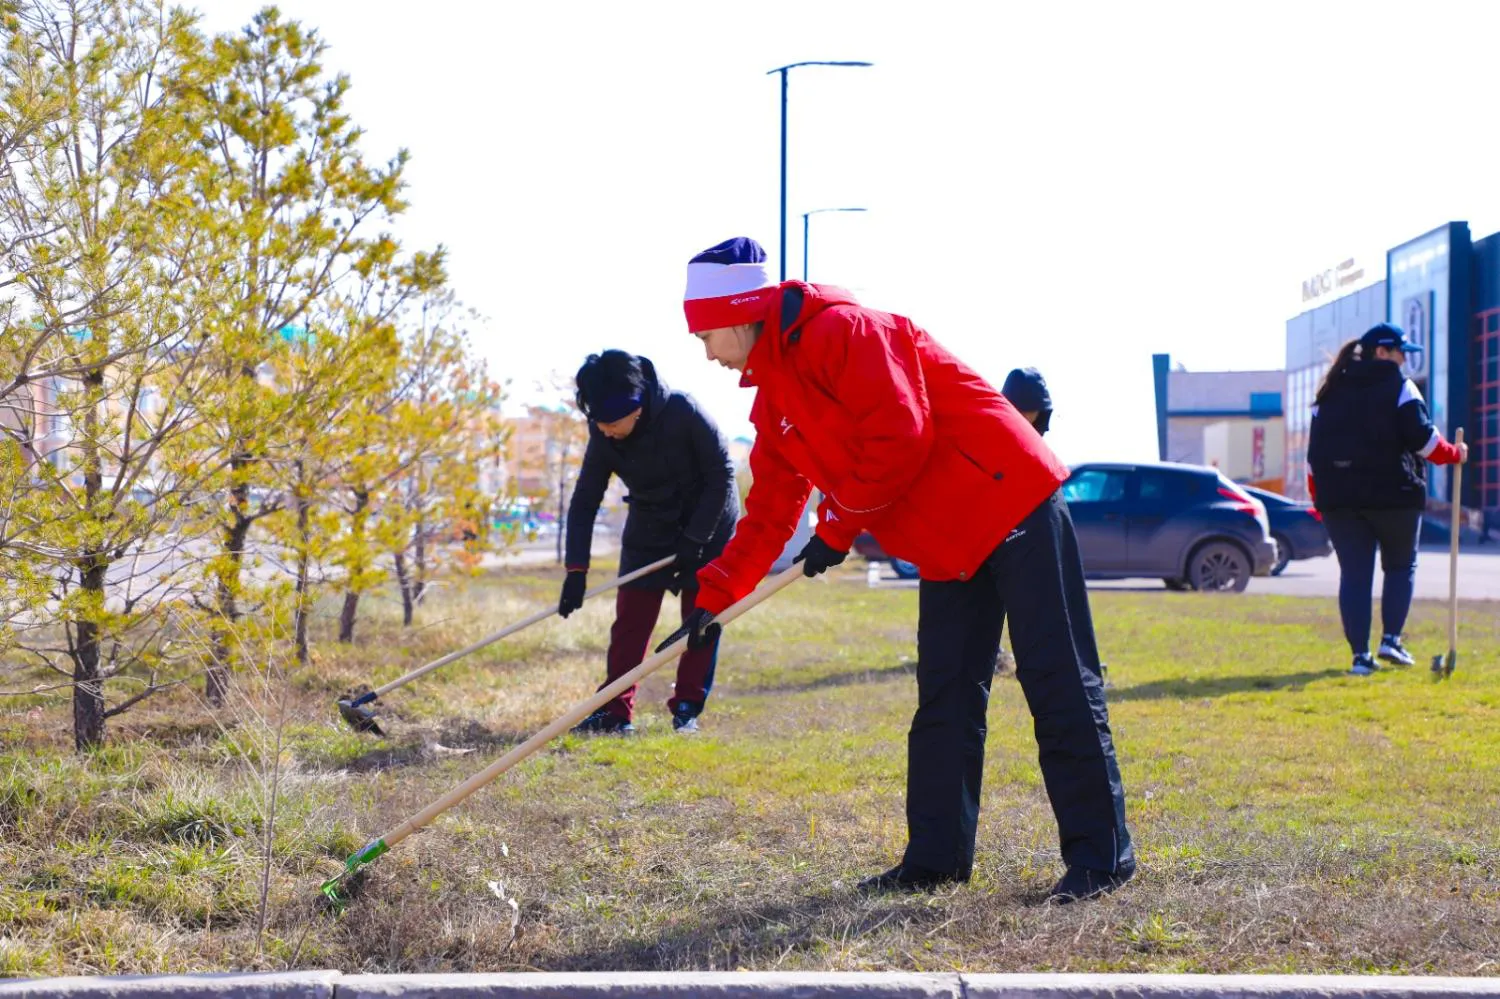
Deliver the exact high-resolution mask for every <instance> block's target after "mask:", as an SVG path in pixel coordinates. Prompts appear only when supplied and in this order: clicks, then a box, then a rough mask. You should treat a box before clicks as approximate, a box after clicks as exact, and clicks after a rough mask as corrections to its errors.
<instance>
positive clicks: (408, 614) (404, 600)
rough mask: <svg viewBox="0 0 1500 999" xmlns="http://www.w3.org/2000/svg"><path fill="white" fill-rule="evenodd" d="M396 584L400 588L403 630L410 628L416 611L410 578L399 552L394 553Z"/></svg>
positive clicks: (404, 561) (403, 557) (404, 560)
mask: <svg viewBox="0 0 1500 999" xmlns="http://www.w3.org/2000/svg"><path fill="white" fill-rule="evenodd" d="M396 584H397V585H398V586H399V587H400V588H401V625H402V627H404V628H410V627H411V622H412V617H413V616H414V614H415V610H416V608H415V604H416V601H414V600H413V599H412V594H411V577H410V576H408V575H407V572H406V557H405V556H404V555H403V554H402V553H401V552H397V553H396Z"/></svg>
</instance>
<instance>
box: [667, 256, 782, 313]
mask: <svg viewBox="0 0 1500 999" xmlns="http://www.w3.org/2000/svg"><path fill="white" fill-rule="evenodd" d="M775 289H776V282H775V281H772V280H771V277H770V275H769V274H767V273H766V251H765V250H763V249H761V246H760V244H759V243H757V242H756V241H755V240H753V239H749V238H747V237H744V236H736V237H735V238H734V239H726V240H724V242H722V243H720V244H719V245H717V246H711V247H709V248H708V249H706V250H704V251H703V252H702V253H700V254H698V255H697V256H696V257H694V258H693V259H692V260H690V261H688V267H687V293H686V294H685V295H684V296H683V302H682V310H683V312H685V313H687V324H688V332H690V333H701V332H703V331H704V330H716V329H722V328H723V327H725V326H739V325H741V324H742V323H755V322H760V321H761V320H762V319H764V318H766V314H767V313H768V312H769V311H770V309H771V296H772V295H773V294H774V293H775Z"/></svg>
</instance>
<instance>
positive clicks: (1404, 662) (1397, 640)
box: [1375, 635, 1416, 666]
mask: <svg viewBox="0 0 1500 999" xmlns="http://www.w3.org/2000/svg"><path fill="white" fill-rule="evenodd" d="M1375 654H1376V655H1377V656H1379V657H1380V658H1382V659H1384V660H1385V661H1386V662H1388V663H1395V664H1396V665H1397V666H1411V665H1413V664H1414V663H1416V660H1415V659H1413V658H1412V656H1411V653H1410V652H1407V651H1406V646H1404V645H1402V644H1401V636H1400V635H1382V636H1381V637H1380V650H1379V651H1378V652H1376V653H1375Z"/></svg>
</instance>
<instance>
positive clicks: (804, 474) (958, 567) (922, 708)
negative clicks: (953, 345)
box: [668, 238, 1136, 902]
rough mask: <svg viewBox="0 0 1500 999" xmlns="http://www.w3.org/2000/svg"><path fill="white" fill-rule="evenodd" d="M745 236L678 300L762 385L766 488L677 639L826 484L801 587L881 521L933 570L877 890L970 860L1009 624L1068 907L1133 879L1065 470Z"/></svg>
mask: <svg viewBox="0 0 1500 999" xmlns="http://www.w3.org/2000/svg"><path fill="white" fill-rule="evenodd" d="M764 262H765V253H764V251H763V250H762V249H761V248H760V246H759V245H758V244H757V243H756V242H755V241H753V240H750V239H744V238H740V239H731V240H727V241H725V242H724V243H721V244H719V245H718V246H715V247H713V248H711V249H709V250H706V251H704V252H703V253H700V254H698V255H697V256H696V257H694V258H693V260H692V262H691V263H689V264H688V281H687V295H686V301H685V303H684V310H685V312H686V314H687V321H688V328H689V330H690V331H691V332H692V333H693V334H694V335H696V336H697V337H698V338H699V339H700V340H701V341H702V342H703V345H704V349H705V351H706V353H707V356H708V359H709V360H711V361H717V362H718V363H719V364H722V365H724V366H725V367H729V368H733V369H735V370H737V371H739V372H740V373H741V382H740V384H741V385H743V386H746V387H753V388H755V389H756V390H757V391H756V396H755V402H754V404H753V406H752V408H751V412H750V419H751V421H752V422H753V423H754V424H755V430H756V436H755V445H754V448H753V449H752V450H751V452H750V470H751V475H752V483H751V487H750V494H749V496H748V497H747V499H746V503H745V506H746V512H745V516H744V518H743V519H742V520H741V521H740V522H739V525H738V526H737V528H736V529H735V534H734V537H733V538H732V539H731V540H730V542H729V545H728V546H727V547H726V548H725V549H724V553H723V554H722V555H720V556H719V557H718V558H716V559H715V560H713V561H712V562H710V563H709V564H708V565H707V566H705V567H704V568H703V569H702V570H700V571H699V573H698V583H699V587H700V589H699V596H698V610H696V611H695V612H694V613H693V615H692V616H691V617H690V618H689V620H688V622H687V624H686V625H685V626H684V628H683V629H682V630H681V631H679V633H678V635H674V636H673V637H672V638H671V639H669V640H668V641H669V642H670V641H673V640H676V639H677V638H678V637H680V636H682V635H686V636H687V638H688V642H689V644H690V645H692V644H696V643H702V642H704V641H708V640H712V638H713V637H714V636H715V634H716V632H717V625H715V624H714V623H713V615H714V614H716V613H718V612H719V611H722V610H723V609H724V608H726V607H728V606H729V605H730V604H731V603H733V602H735V601H736V600H738V599H740V598H742V597H744V596H745V595H746V594H747V593H749V592H750V591H751V589H752V588H753V587H754V586H755V584H756V583H757V582H758V581H759V580H760V579H761V578H762V577H763V576H764V575H765V573H766V572H767V571H768V570H769V568H770V566H771V565H772V563H773V562H774V561H775V559H776V557H777V556H778V555H779V554H780V552H781V550H782V547H783V546H784V545H785V544H786V542H787V540H788V539H789V538H790V537H791V536H792V533H793V531H794V530H795V528H796V525H797V519H798V516H799V515H800V513H801V511H802V509H803V504H804V503H805V502H806V501H807V497H808V495H809V492H810V490H811V488H812V487H813V486H816V487H817V488H818V490H819V492H820V493H822V496H823V499H822V501H821V503H820V504H819V507H818V511H817V528H816V531H815V533H814V536H813V538H812V540H810V541H809V542H808V543H807V545H806V547H805V548H803V549H802V552H801V554H800V555H799V556H798V558H799V559H800V560H801V562H802V565H803V571H804V572H805V573H806V575H808V576H813V575H817V574H819V573H822V572H824V571H826V570H827V569H829V568H830V567H832V566H836V565H838V564H840V563H842V562H843V561H844V559H845V557H846V556H847V555H848V551H849V547H850V545H851V544H852V543H853V541H854V538H855V537H856V536H857V535H858V534H859V533H860V532H861V531H863V530H868V531H870V532H871V533H872V534H873V535H874V536H875V537H876V539H877V540H878V541H879V542H880V545H881V547H882V548H884V549H885V551H887V552H888V553H890V554H891V555H892V556H895V557H897V558H902V559H906V560H908V561H910V562H913V563H915V564H916V565H917V566H918V567H919V568H920V570H921V574H922V582H921V588H920V595H919V615H920V617H919V620H918V624H917V646H918V666H917V696H918V705H917V711H916V715H915V717H914V718H913V719H912V724H911V732H910V736H909V739H908V777H907V809H906V814H907V830H908V841H907V847H906V851H905V855H904V856H903V857H902V859H901V861H900V862H899V863H898V864H896V866H894V867H892V868H891V869H890V870H888V871H886V872H885V873H883V874H879V875H876V876H874V877H871V878H868V879H866V880H865V881H863V882H861V885H860V887H861V889H862V890H865V891H887V890H913V889H927V888H931V887H934V886H937V885H940V884H943V883H947V882H954V881H967V880H968V879H969V877H970V874H971V873H972V870H973V864H974V841H975V833H976V830H977V826H978V818H979V793H980V783H981V780H982V778H983V773H984V741H985V711H986V706H987V703H988V699H989V692H990V680H991V678H992V676H993V673H994V669H995V660H996V656H997V653H998V651H999V642H1000V622H1001V620H1002V619H1003V617H1004V616H1005V614H1006V613H1007V612H1009V614H1010V617H1011V621H1012V635H1011V639H1012V645H1013V647H1014V651H1015V657H1016V677H1017V679H1018V680H1019V681H1020V684H1021V689H1022V690H1023V691H1024V693H1025V696H1026V701H1027V704H1028V705H1029V706H1030V708H1031V713H1032V717H1033V719H1034V722H1035V731H1036V738H1037V744H1038V747H1039V749H1040V757H1041V769H1042V777H1043V781H1044V783H1045V784H1046V788H1047V794H1048V797H1049V798H1050V800H1051V802H1052V809H1053V814H1054V816H1055V817H1056V820H1057V825H1058V833H1059V839H1060V841H1061V849H1062V857H1063V861H1064V863H1065V864H1066V866H1067V870H1066V872H1065V873H1064V874H1063V876H1062V877H1061V878H1060V879H1059V880H1058V882H1057V883H1056V884H1055V885H1054V886H1053V887H1052V889H1051V892H1050V897H1051V898H1053V899H1054V900H1057V901H1060V902H1069V901H1073V900H1076V899H1080V898H1089V897H1093V896H1096V895H1100V894H1103V893H1104V892H1107V891H1111V890H1113V889H1114V888H1116V887H1118V886H1119V885H1121V884H1123V883H1124V882H1125V881H1127V880H1129V879H1130V877H1131V876H1132V875H1133V874H1134V873H1135V866H1136V862H1135V853H1134V850H1133V848H1132V846H1131V841H1130V833H1129V831H1128V829H1127V828H1126V824H1125V794H1124V789H1123V786H1122V784H1121V781H1120V772H1119V767H1118V766H1117V764H1116V761H1115V751H1114V743H1113V740H1112V737H1111V734H1110V728H1109V712H1108V710H1107V708H1106V706H1105V701H1104V688H1103V686H1102V684H1101V681H1100V676H1099V655H1098V651H1097V649H1096V648H1095V644H1094V629H1093V623H1092V620H1091V618H1090V616H1089V605H1088V594H1087V591H1086V590H1085V588H1084V579H1083V565H1082V563H1081V562H1080V560H1079V556H1078V546H1077V542H1076V539H1075V537H1074V534H1073V525H1072V521H1071V520H1070V518H1069V516H1068V509H1067V506H1066V505H1065V504H1064V502H1063V500H1062V496H1061V494H1060V492H1059V491H1058V487H1059V485H1060V484H1061V483H1062V482H1063V481H1064V480H1065V479H1066V478H1067V470H1066V469H1065V468H1064V467H1063V465H1062V464H1061V463H1060V462H1059V461H1058V460H1057V458H1056V457H1054V456H1053V454H1052V452H1051V451H1050V450H1048V448H1047V445H1046V444H1044V443H1043V442H1042V438H1041V436H1040V435H1039V434H1038V433H1037V432H1036V431H1035V430H1034V429H1032V427H1030V426H1029V425H1028V424H1027V422H1026V420H1025V419H1024V418H1023V417H1022V416H1021V414H1020V413H1019V412H1018V411H1017V410H1016V408H1015V407H1014V406H1013V405H1011V404H1010V403H1009V402H1008V401H1006V399H1005V397H1004V396H1003V395H1001V394H1000V393H999V392H997V391H996V390H995V388H994V387H993V386H991V385H990V384H989V383H988V382H986V381H985V380H984V379H983V378H981V377H980V376H979V375H978V374H977V373H975V372H974V371H973V370H972V369H970V368H969V367H967V366H966V365H965V364H964V363H963V362H962V361H960V360H959V359H958V358H957V357H955V356H953V354H951V353H949V352H948V351H947V350H945V349H944V348H943V347H942V346H940V345H939V344H938V343H937V342H936V341H934V340H933V339H932V337H930V336H928V334H927V333H926V332H925V331H924V330H922V329H921V328H920V327H918V326H917V325H916V324H915V323H913V322H911V321H910V320H908V319H905V318H903V317H900V316H895V315H890V314H888V313H884V312H877V311H875V310H873V309H867V308H863V307H862V306H860V305H859V304H858V303H857V302H855V300H854V298H853V297H852V296H851V295H849V294H848V293H847V292H845V291H843V290H841V289H838V288H833V287H828V286H823V285H809V284H805V283H803V282H800V281H788V282H785V283H784V284H780V285H777V284H775V283H774V282H772V281H771V280H770V279H769V278H768V277H767V275H766V269H765V263H764Z"/></svg>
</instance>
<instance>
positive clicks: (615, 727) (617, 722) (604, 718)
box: [573, 708, 635, 735]
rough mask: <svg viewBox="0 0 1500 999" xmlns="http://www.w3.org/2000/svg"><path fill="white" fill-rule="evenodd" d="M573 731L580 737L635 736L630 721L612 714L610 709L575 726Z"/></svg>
mask: <svg viewBox="0 0 1500 999" xmlns="http://www.w3.org/2000/svg"><path fill="white" fill-rule="evenodd" d="M573 731H574V732H576V733H578V734H579V735H634V734H635V726H634V725H632V724H631V723H630V721H629V720H628V719H625V718H621V717H620V716H619V715H616V714H611V713H610V711H609V709H608V708H600V709H599V710H598V711H595V712H594V713H593V714H591V715H589V716H588V717H587V718H585V719H584V720H583V721H581V722H579V723H578V724H577V725H575V726H573Z"/></svg>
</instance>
